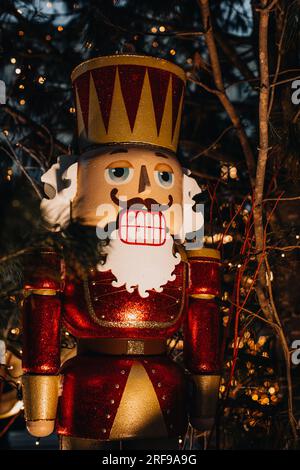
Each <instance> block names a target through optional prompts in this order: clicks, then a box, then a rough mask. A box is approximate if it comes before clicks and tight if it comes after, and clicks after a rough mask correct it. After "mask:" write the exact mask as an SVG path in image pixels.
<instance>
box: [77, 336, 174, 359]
mask: <svg viewBox="0 0 300 470" xmlns="http://www.w3.org/2000/svg"><path fill="white" fill-rule="evenodd" d="M166 347H167V346H166V341H165V340H161V339H148V340H141V339H123V338H122V339H117V338H113V339H111V338H103V339H86V338H84V339H80V340H78V353H79V354H80V353H84V352H87V351H93V352H98V353H102V354H112V355H117V356H118V355H128V356H129V355H152V354H164V353H165V352H166Z"/></svg>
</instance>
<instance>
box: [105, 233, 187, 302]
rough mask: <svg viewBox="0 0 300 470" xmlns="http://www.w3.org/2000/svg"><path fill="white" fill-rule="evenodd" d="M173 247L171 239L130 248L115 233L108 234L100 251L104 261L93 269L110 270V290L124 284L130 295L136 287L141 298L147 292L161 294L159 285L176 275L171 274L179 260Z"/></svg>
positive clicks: (145, 295)
mask: <svg viewBox="0 0 300 470" xmlns="http://www.w3.org/2000/svg"><path fill="white" fill-rule="evenodd" d="M173 245H174V241H173V238H172V237H171V236H169V237H167V239H166V241H165V243H164V244H163V245H161V246H149V245H146V246H144V245H130V244H127V243H124V242H122V241H121V240H120V238H119V235H118V231H117V230H115V231H114V232H113V233H112V234H111V241H110V243H109V245H108V246H107V247H105V248H104V253H105V254H107V257H106V262H105V264H98V265H97V269H98V271H108V270H111V272H112V273H113V275H114V276H115V277H116V280H115V281H113V282H112V286H113V287H121V286H123V285H124V284H125V288H126V290H127V292H130V293H132V292H133V291H134V288H135V287H137V288H138V292H139V294H140V296H141V297H148V296H149V292H147V291H148V290H151V289H154V290H156V292H162V291H163V287H162V286H164V285H165V284H167V282H168V281H174V280H175V279H176V275H175V274H172V273H173V271H174V269H175V266H176V265H177V264H179V263H180V261H181V257H180V254H179V253H176V254H175V255H173V251H172V249H173Z"/></svg>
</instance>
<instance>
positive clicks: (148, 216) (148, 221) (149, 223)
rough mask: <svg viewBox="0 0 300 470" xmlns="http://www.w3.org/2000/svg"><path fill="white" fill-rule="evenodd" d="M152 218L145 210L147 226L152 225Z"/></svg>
mask: <svg viewBox="0 0 300 470" xmlns="http://www.w3.org/2000/svg"><path fill="white" fill-rule="evenodd" d="M152 219H153V216H152V214H150V212H147V214H146V226H147V227H152Z"/></svg>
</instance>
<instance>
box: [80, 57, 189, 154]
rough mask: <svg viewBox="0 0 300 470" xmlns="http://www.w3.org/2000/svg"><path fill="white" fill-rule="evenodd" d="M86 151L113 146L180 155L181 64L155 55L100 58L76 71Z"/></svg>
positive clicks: (183, 82)
mask: <svg viewBox="0 0 300 470" xmlns="http://www.w3.org/2000/svg"><path fill="white" fill-rule="evenodd" d="M71 78H72V82H73V86H74V92H75V99H76V111H77V125H78V135H79V145H80V149H81V150H87V149H89V148H93V147H96V146H100V145H101V146H102V145H103V146H105V145H110V144H114V143H122V144H144V145H149V146H156V147H162V148H164V149H167V150H169V151H171V152H174V153H175V152H176V150H177V144H178V136H179V129H180V122H181V113H182V103H183V96H184V88H185V73H184V71H183V70H182V69H181V68H180V67H178V66H177V65H175V64H173V63H171V62H169V61H167V60H164V59H158V58H155V57H150V56H138V55H114V56H106V57H97V58H95V59H91V60H88V61H86V62H83V63H82V64H80V65H78V66H77V67H76V68H75V69H74V71H73V73H72V76H71Z"/></svg>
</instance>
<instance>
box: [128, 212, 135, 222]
mask: <svg viewBox="0 0 300 470" xmlns="http://www.w3.org/2000/svg"><path fill="white" fill-rule="evenodd" d="M127 217H128V220H127V223H128V225H135V212H134V211H128V212H127Z"/></svg>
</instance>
